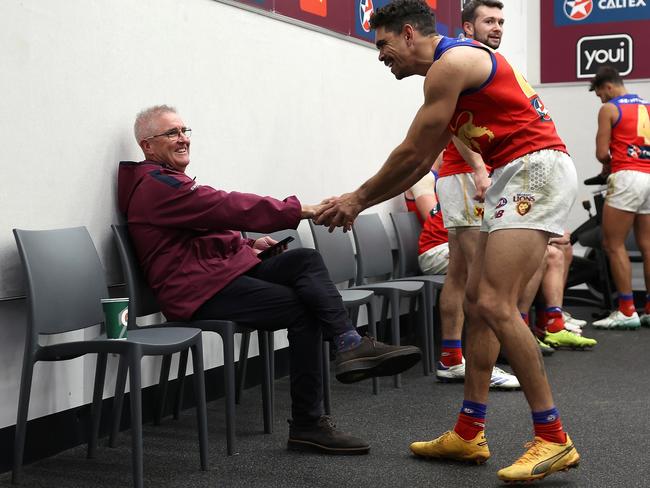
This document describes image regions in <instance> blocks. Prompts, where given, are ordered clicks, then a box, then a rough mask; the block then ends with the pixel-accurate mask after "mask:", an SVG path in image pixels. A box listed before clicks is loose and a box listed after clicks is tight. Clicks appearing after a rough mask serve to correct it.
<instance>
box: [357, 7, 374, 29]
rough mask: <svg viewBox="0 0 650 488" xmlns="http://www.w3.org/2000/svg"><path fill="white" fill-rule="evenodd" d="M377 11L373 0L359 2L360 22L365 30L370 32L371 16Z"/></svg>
mask: <svg viewBox="0 0 650 488" xmlns="http://www.w3.org/2000/svg"><path fill="white" fill-rule="evenodd" d="M374 11H375V8H374V5H373V3H372V0H360V2H359V22H360V23H361V28H362V29H363V30H364V32H370V16H371V15H372V14H373V12H374Z"/></svg>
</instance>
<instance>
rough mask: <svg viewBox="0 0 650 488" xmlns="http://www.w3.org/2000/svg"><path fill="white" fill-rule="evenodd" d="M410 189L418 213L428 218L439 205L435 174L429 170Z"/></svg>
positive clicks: (424, 218)
mask: <svg viewBox="0 0 650 488" xmlns="http://www.w3.org/2000/svg"><path fill="white" fill-rule="evenodd" d="M410 190H411V193H412V194H413V199H414V200H415V206H416V208H417V209H418V213H419V214H420V216H421V217H422V219H423V220H426V219H427V217H429V215H430V214H431V210H432V209H434V208H435V207H436V206H437V205H438V199H437V198H436V178H435V176H433V174H432V173H431V172H430V171H429V172H428V173H427V174H425V175H424V176H423V177H422V178H421V179H420V180H419V181H418V182H417V183H415V185H413V186H412V187H411V189H410Z"/></svg>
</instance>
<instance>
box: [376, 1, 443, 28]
mask: <svg viewBox="0 0 650 488" xmlns="http://www.w3.org/2000/svg"><path fill="white" fill-rule="evenodd" d="M405 24H410V25H412V26H413V27H414V28H415V30H417V31H418V32H419V33H420V34H422V35H425V36H429V35H431V34H436V14H435V13H434V12H433V10H431V7H429V5H427V3H426V2H425V1H424V0H394V1H393V2H391V3H389V4H388V5H386V6H384V7H381V8H378V9H377V10H375V13H374V14H372V16H371V17H370V28H371V29H377V28H379V27H384V28H385V29H386V30H387V31H389V32H395V33H400V32H402V29H403V28H404V25H405Z"/></svg>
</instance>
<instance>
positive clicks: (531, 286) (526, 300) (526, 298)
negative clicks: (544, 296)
mask: <svg viewBox="0 0 650 488" xmlns="http://www.w3.org/2000/svg"><path fill="white" fill-rule="evenodd" d="M547 256H548V253H545V254H544V259H543V260H542V264H541V265H540V266H539V268H537V271H535V274H534V275H533V277H532V278H531V279H530V281H529V282H528V284H527V285H526V286H525V287H524V291H523V292H522V293H521V295H520V296H519V301H518V302H517V309H518V310H519V311H520V312H523V313H528V311H529V310H530V307H531V306H532V305H533V301H534V300H535V297H536V296H537V292H538V291H539V287H540V285H541V283H542V278H543V277H544V273H545V271H546V259H547Z"/></svg>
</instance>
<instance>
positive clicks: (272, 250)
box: [257, 236, 293, 259]
mask: <svg viewBox="0 0 650 488" xmlns="http://www.w3.org/2000/svg"><path fill="white" fill-rule="evenodd" d="M291 241H293V237H291V236H289V237H285V238H284V239H282V240H281V241H278V242H276V243H275V244H273V245H272V246H270V247H267V248H266V249H264V250H263V251H262V252H260V253H259V254H258V255H257V257H258V258H260V259H267V258H270V257H271V256H275V255H276V254H278V251H279V252H282V251H281V250H282V249H284V246H286V245H287V244H289V243H290V242H291Z"/></svg>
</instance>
